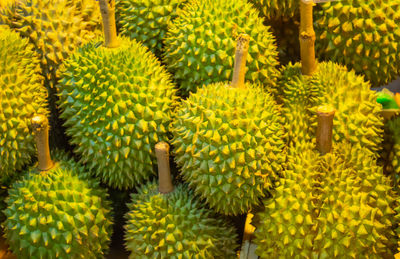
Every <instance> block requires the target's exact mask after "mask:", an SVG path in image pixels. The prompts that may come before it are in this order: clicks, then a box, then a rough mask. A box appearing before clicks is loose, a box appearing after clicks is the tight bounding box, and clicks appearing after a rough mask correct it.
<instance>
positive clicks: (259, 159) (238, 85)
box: [172, 35, 284, 215]
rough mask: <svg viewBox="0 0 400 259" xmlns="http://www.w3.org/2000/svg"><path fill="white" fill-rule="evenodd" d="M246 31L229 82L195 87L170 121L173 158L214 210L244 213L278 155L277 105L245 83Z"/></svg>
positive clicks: (269, 182)
mask: <svg viewBox="0 0 400 259" xmlns="http://www.w3.org/2000/svg"><path fill="white" fill-rule="evenodd" d="M249 40H250V37H249V36H248V35H241V36H239V38H238V47H237V50H236V51H237V52H236V53H237V54H236V59H235V71H234V74H233V79H232V85H230V84H229V83H215V84H210V85H207V86H203V87H202V88H199V90H198V91H197V92H196V93H192V94H191V95H190V96H189V98H188V99H186V100H184V101H182V103H181V105H180V107H179V108H178V109H177V112H176V119H175V120H174V122H173V125H172V126H173V130H172V131H173V134H174V138H173V142H172V144H173V146H174V153H175V160H176V162H177V164H178V165H179V166H180V167H181V168H182V176H183V178H184V180H186V181H187V182H188V183H189V185H190V187H192V188H193V189H194V190H195V192H196V194H198V195H200V196H201V197H202V198H204V199H206V201H207V202H208V204H209V205H210V206H211V207H212V208H213V209H214V210H216V211H217V212H219V213H223V214H226V215H237V214H242V213H246V212H247V211H248V210H249V209H251V208H252V207H253V206H255V205H257V204H259V198H262V197H264V196H265V195H267V192H268V190H269V189H271V188H273V186H274V182H275V181H276V178H278V177H279V176H278V174H277V172H279V171H280V170H281V162H282V161H283V159H284V155H283V154H282V150H283V147H284V143H283V140H282V138H283V127H282V125H281V123H282V122H281V114H280V109H279V107H278V106H277V104H276V103H275V101H274V98H273V96H272V95H271V94H269V93H267V92H265V91H264V90H263V89H262V87H261V86H260V85H257V84H245V83H244V79H245V70H246V57H247V50H248V48H249V45H248V44H249Z"/></svg>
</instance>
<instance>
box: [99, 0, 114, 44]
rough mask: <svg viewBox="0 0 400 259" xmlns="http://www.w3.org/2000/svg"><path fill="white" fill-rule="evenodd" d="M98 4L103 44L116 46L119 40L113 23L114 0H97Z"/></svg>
mask: <svg viewBox="0 0 400 259" xmlns="http://www.w3.org/2000/svg"><path fill="white" fill-rule="evenodd" d="M99 4H100V11H101V16H102V18H103V31H104V40H105V46H106V47H107V48H116V47H118V46H119V42H118V38H117V27H116V25H115V0H99Z"/></svg>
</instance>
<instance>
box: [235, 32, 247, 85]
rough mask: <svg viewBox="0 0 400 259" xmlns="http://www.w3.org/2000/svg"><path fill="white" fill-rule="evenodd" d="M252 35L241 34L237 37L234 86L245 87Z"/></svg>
mask: <svg viewBox="0 0 400 259" xmlns="http://www.w3.org/2000/svg"><path fill="white" fill-rule="evenodd" d="M249 43H250V36H249V35H247V34H240V35H239V37H238V39H237V44H236V53H235V66H234V70H233V77H232V87H235V88H245V84H244V78H245V75H246V59H247V53H248V51H249Z"/></svg>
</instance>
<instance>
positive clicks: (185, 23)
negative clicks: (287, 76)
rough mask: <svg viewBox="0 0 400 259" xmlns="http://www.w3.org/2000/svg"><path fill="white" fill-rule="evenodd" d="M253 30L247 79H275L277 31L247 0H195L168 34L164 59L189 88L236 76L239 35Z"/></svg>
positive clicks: (185, 89) (266, 82) (183, 87)
mask: <svg viewBox="0 0 400 259" xmlns="http://www.w3.org/2000/svg"><path fill="white" fill-rule="evenodd" d="M242 33H245V34H248V35H249V36H250V45H251V47H250V49H249V55H248V59H249V61H250V63H249V66H248V68H247V70H248V72H247V74H246V79H247V81H249V82H251V83H260V84H263V85H264V86H265V87H266V88H268V86H270V85H274V84H275V82H276V77H277V76H278V74H279V73H278V70H277V65H278V61H277V55H278V52H277V50H276V44H275V39H274V36H273V35H272V34H271V32H270V30H269V27H267V26H264V25H263V19H262V18H260V17H259V16H258V11H257V10H256V9H255V8H254V7H253V6H252V5H251V4H250V3H247V1H226V0H202V1H193V2H191V3H189V4H187V6H186V7H185V8H184V10H183V11H181V12H179V15H178V18H176V19H175V20H174V21H173V22H172V24H171V26H170V27H169V28H168V33H167V36H166V38H165V48H164V62H165V63H166V64H167V68H168V69H169V71H170V72H172V73H173V74H174V76H175V80H176V82H177V84H178V85H179V86H180V88H181V90H182V92H183V94H188V93H189V92H195V91H196V90H197V88H199V87H201V86H202V85H207V84H210V83H215V82H222V81H227V80H230V78H231V77H232V73H233V69H232V66H233V62H234V53H235V44H236V39H237V37H238V35H240V34H242Z"/></svg>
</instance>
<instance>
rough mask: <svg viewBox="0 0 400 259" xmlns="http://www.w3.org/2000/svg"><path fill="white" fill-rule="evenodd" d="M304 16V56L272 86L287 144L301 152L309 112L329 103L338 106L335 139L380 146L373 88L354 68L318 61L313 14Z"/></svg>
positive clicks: (310, 123) (308, 137)
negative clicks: (315, 48) (285, 132)
mask: <svg viewBox="0 0 400 259" xmlns="http://www.w3.org/2000/svg"><path fill="white" fill-rule="evenodd" d="M310 14H312V10H311V12H310ZM307 21H308V22H309V24H306V23H304V19H302V26H301V27H302V28H301V29H302V31H301V32H300V35H302V37H301V38H300V39H301V43H302V48H301V49H302V55H303V56H302V61H301V63H296V64H294V65H293V64H288V65H287V66H285V67H283V68H282V74H281V77H280V78H279V81H278V84H277V85H278V87H277V88H276V89H274V93H275V94H276V97H277V99H278V102H279V103H282V105H283V111H282V114H283V115H284V116H283V117H284V119H285V120H286V122H285V127H286V131H287V132H288V134H287V137H288V139H287V143H288V145H289V146H291V147H296V148H297V149H298V151H299V152H301V149H302V147H301V145H302V143H304V142H306V143H307V142H310V141H312V140H313V139H314V138H313V134H312V132H313V131H314V130H315V126H316V122H315V116H313V113H314V112H315V110H316V108H317V107H318V106H319V105H321V104H323V103H329V104H331V105H333V106H335V107H336V109H337V111H338V115H337V116H335V118H334V123H335V128H334V132H333V140H334V142H347V143H351V144H352V145H360V146H362V147H365V148H367V149H368V150H370V152H371V153H377V152H378V151H379V150H380V148H381V142H382V137H383V129H382V127H383V123H382V120H381V118H380V112H381V110H382V107H381V105H380V104H379V103H377V102H376V97H377V95H376V92H374V91H372V90H370V84H369V82H366V81H365V80H364V78H363V77H362V76H357V75H356V74H355V72H354V71H347V69H346V67H344V66H341V65H338V64H335V63H333V62H321V63H317V62H316V60H315V53H314V45H313V43H311V40H312V39H313V36H312V34H313V33H314V31H313V28H312V25H313V22H312V17H311V18H310V19H308V20H307ZM305 24H306V25H305ZM307 44H308V45H307Z"/></svg>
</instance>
